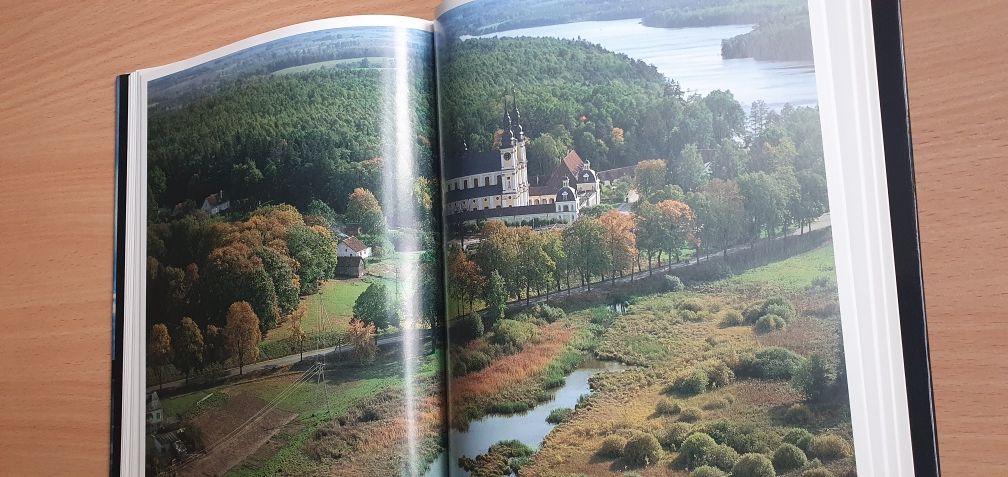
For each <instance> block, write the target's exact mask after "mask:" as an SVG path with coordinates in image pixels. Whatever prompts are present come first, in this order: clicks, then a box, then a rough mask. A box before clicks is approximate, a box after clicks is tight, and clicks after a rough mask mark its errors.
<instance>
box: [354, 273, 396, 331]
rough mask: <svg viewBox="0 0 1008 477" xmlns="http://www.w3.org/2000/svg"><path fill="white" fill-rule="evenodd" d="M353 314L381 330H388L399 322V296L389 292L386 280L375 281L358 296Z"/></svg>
mask: <svg viewBox="0 0 1008 477" xmlns="http://www.w3.org/2000/svg"><path fill="white" fill-rule="evenodd" d="M353 316H354V318H356V319H358V320H360V321H362V322H364V323H366V324H369V325H374V326H375V328H377V329H379V330H386V329H388V328H389V327H390V326H392V325H394V324H398V323H399V318H398V317H399V309H398V297H396V296H394V294H390V293H389V291H388V288H387V287H386V286H385V282H383V281H378V282H374V283H372V284H370V285H368V287H367V289H366V290H364V293H361V294H360V296H358V297H357V300H356V301H355V302H354V305H353Z"/></svg>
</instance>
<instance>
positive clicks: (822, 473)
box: [801, 467, 833, 477]
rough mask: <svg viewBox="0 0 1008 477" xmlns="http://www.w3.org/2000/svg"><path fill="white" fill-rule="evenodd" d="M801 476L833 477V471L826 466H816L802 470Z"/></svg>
mask: <svg viewBox="0 0 1008 477" xmlns="http://www.w3.org/2000/svg"><path fill="white" fill-rule="evenodd" d="M801 477H833V472H830V471H829V469H827V468H825V467H814V468H811V469H808V470H806V471H805V472H802V474H801Z"/></svg>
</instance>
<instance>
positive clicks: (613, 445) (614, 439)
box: [598, 434, 627, 459]
mask: <svg viewBox="0 0 1008 477" xmlns="http://www.w3.org/2000/svg"><path fill="white" fill-rule="evenodd" d="M626 443H627V440H626V438H625V437H623V436H621V435H618V434H610V435H608V436H606V438H605V439H602V447H600V448H599V451H598V453H599V455H600V456H602V457H608V458H610V459H618V458H620V457H623V446H625V445H626Z"/></svg>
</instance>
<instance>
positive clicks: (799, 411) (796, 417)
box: [784, 404, 813, 426]
mask: <svg viewBox="0 0 1008 477" xmlns="http://www.w3.org/2000/svg"><path fill="white" fill-rule="evenodd" d="M812 417H813V416H812V411H811V410H810V409H809V408H808V406H806V405H804V404H792V405H791V406H790V407H788V408H787V411H784V420H785V421H787V422H788V424H793V425H796V426H807V425H808V424H809V423H811V422H812Z"/></svg>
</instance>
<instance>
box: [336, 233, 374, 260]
mask: <svg viewBox="0 0 1008 477" xmlns="http://www.w3.org/2000/svg"><path fill="white" fill-rule="evenodd" d="M336 256H338V257H359V258H368V257H370V256H371V247H368V246H367V244H365V243H364V242H361V241H360V240H359V239H358V238H357V237H352V236H351V237H347V238H345V239H343V240H341V241H340V243H339V247H338V248H337V250H336Z"/></svg>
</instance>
